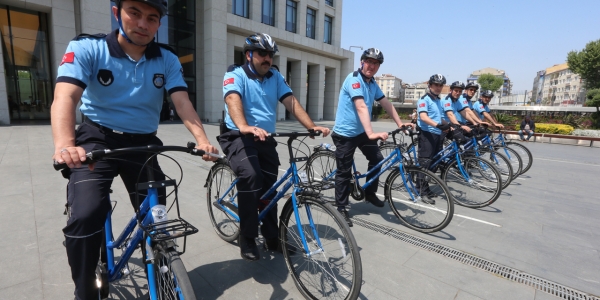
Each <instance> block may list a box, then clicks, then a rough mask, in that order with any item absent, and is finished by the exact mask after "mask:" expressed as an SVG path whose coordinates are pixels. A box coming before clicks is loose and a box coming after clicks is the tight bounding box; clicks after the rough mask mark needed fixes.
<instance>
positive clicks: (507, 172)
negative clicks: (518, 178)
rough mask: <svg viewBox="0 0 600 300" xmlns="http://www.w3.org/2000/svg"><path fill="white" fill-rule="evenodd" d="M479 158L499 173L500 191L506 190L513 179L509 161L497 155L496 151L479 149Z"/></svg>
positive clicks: (501, 155)
mask: <svg viewBox="0 0 600 300" xmlns="http://www.w3.org/2000/svg"><path fill="white" fill-rule="evenodd" d="M479 158H482V159H484V160H486V161H487V162H489V163H491V164H492V165H494V167H496V169H497V170H498V172H500V176H501V177H500V178H501V179H502V189H505V188H507V187H508V186H509V185H510V183H511V182H512V180H513V179H514V176H515V175H514V174H515V173H514V172H513V168H512V165H511V163H510V160H509V159H508V158H507V157H506V156H505V155H503V154H502V153H499V152H498V151H496V150H494V151H492V150H490V149H488V148H481V149H479Z"/></svg>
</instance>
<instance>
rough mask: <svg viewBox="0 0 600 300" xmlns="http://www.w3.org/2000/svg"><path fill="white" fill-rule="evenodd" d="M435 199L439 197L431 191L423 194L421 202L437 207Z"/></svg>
mask: <svg viewBox="0 0 600 300" xmlns="http://www.w3.org/2000/svg"><path fill="white" fill-rule="evenodd" d="M435 197H437V195H436V194H435V193H434V192H432V191H429V190H428V191H425V192H423V193H421V200H422V201H423V202H425V203H427V204H431V205H435V200H434V199H433V198H435Z"/></svg>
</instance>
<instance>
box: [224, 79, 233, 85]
mask: <svg viewBox="0 0 600 300" xmlns="http://www.w3.org/2000/svg"><path fill="white" fill-rule="evenodd" d="M233 83H235V78H233V77H231V78H227V79H225V80H223V86H226V85H228V84H233Z"/></svg>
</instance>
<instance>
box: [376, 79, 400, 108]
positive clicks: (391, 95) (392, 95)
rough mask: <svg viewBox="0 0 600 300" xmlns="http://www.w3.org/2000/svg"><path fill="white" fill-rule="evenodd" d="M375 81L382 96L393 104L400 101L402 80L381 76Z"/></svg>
mask: <svg viewBox="0 0 600 300" xmlns="http://www.w3.org/2000/svg"><path fill="white" fill-rule="evenodd" d="M375 81H376V82H377V84H378V85H379V88H380V89H381V91H382V92H383V94H384V95H385V96H386V97H387V98H388V99H389V100H390V101H393V102H399V101H400V95H401V90H402V79H400V78H398V77H396V76H394V75H392V74H381V76H376V77H375Z"/></svg>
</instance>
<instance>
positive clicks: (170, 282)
mask: <svg viewBox="0 0 600 300" xmlns="http://www.w3.org/2000/svg"><path fill="white" fill-rule="evenodd" d="M152 250H153V252H154V274H155V277H156V295H157V296H158V298H159V299H168V300H171V299H173V300H175V299H180V300H183V299H196V295H195V294H194V288H192V283H191V282H190V278H189V276H188V273H187V271H186V269H185V266H184V265H183V262H182V261H181V258H180V257H179V253H178V252H177V251H175V249H173V247H168V246H167V244H166V243H157V244H156V245H155V246H154V247H153V248H152Z"/></svg>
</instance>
